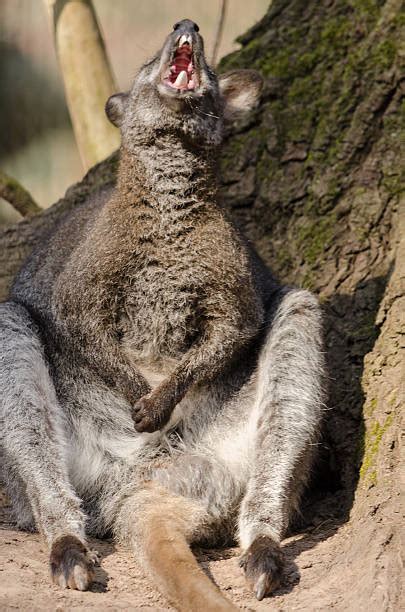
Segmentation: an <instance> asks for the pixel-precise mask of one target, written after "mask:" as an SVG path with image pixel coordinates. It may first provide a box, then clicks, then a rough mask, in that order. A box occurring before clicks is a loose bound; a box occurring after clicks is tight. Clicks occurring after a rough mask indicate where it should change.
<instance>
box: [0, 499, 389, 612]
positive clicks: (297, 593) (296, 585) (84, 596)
mask: <svg viewBox="0 0 405 612" xmlns="http://www.w3.org/2000/svg"><path fill="white" fill-rule="evenodd" d="M379 510H380V508H374V515H376V514H378V512H379ZM317 520H319V517H318V519H315V522H317ZM377 522H379V523H380V526H379V529H378V531H377V532H374V533H373V534H372V533H371V531H370V529H369V526H367V525H366V528H365V529H364V537H362V538H360V542H359V541H358V538H357V541H355V540H354V539H353V533H352V529H351V527H350V526H349V524H346V525H343V526H342V527H340V528H338V527H337V526H336V525H334V524H333V523H332V522H331V521H327V520H326V521H322V522H320V524H318V526H315V525H314V526H313V527H312V528H311V529H310V530H308V531H307V532H306V533H304V534H300V535H299V536H294V537H291V538H288V539H287V540H286V541H285V542H284V550H285V551H286V554H287V558H288V562H289V564H288V573H287V579H286V584H285V585H284V587H283V588H282V589H280V590H279V591H277V592H276V593H275V594H274V596H273V597H271V598H268V599H265V600H263V601H262V602H258V601H256V600H255V599H254V597H253V596H252V595H251V593H250V592H249V591H248V589H247V588H246V586H245V581H244V578H243V575H242V571H241V570H240V568H239V567H238V554H239V550H238V549H237V548H231V549H226V550H221V551H204V552H202V551H197V556H198V558H199V561H200V563H201V566H202V568H203V569H204V571H206V572H207V574H208V575H209V576H210V577H211V578H212V580H213V581H214V582H215V583H216V584H217V585H218V586H219V587H220V588H221V590H222V591H223V592H224V593H226V595H227V596H228V597H229V598H230V599H232V601H233V602H234V603H235V604H236V605H237V606H238V607H240V608H241V609H244V610H279V611H290V610H291V611H292V610H308V611H311V612H312V611H321V610H325V609H333V610H342V611H343V610H345V611H346V610H353V611H356V612H359V611H360V612H361V611H362V610H367V612H372V611H375V612H377V611H378V612H382V611H383V610H399V609H400V607H399V606H397V605H396V604H394V605H392V603H391V602H392V601H393V600H395V601H398V598H397V596H396V594H395V593H394V594H393V593H392V592H391V593H390V589H392V587H391V586H390V584H391V583H392V578H393V575H392V571H391V566H392V565H393V564H392V558H393V557H392V555H393V551H392V549H391V548H390V544H391V543H392V539H393V533H392V522H391V521H388V523H387V524H386V525H385V524H384V523H385V521H382V522H383V524H381V520H380V521H377ZM92 546H93V547H94V548H95V549H97V550H98V551H99V553H100V554H101V566H100V567H99V568H97V573H96V581H95V582H94V584H93V586H92V589H91V591H89V592H85V593H81V592H79V591H70V590H62V589H60V588H58V587H56V586H54V585H52V584H51V583H50V580H49V577H48V569H47V559H48V555H47V548H46V545H45V543H44V541H43V539H42V537H41V536H40V535H39V534H37V533H34V534H31V533H24V532H21V531H18V530H16V528H15V525H14V522H13V518H12V515H11V511H10V507H9V506H8V502H7V499H6V497H5V496H2V500H1V512H0V610H1V611H2V612H7V611H9V610H24V611H27V612H28V611H30V612H31V611H36V610H41V611H42V610H44V611H47V610H52V611H55V612H65V611H68V610H75V611H80V610H91V609H94V610H102V611H104V610H108V611H112V610H146V609H149V610H170V609H172V608H171V607H170V606H169V605H168V603H167V602H166V601H165V600H164V598H163V597H162V596H160V595H159V593H158V592H157V590H156V589H155V588H154V586H153V582H152V581H151V579H150V578H147V577H146V576H145V575H144V573H143V572H142V570H141V569H140V567H139V566H138V565H137V563H136V560H135V559H134V558H133V556H132V555H131V553H130V552H128V551H125V550H122V549H120V548H116V547H115V546H114V544H113V543H111V542H110V541H95V540H94V541H92ZM364 557H365V558H364ZM394 565H396V564H394ZM393 571H394V573H396V572H397V569H396V567H394V568H393Z"/></svg>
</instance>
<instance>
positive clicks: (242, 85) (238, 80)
mask: <svg viewBox="0 0 405 612" xmlns="http://www.w3.org/2000/svg"><path fill="white" fill-rule="evenodd" d="M218 82H219V89H220V91H221V93H222V95H223V97H224V99H225V119H229V120H232V119H237V118H238V117H240V116H241V115H243V114H244V113H246V112H248V111H250V110H251V109H252V108H254V107H255V106H256V104H257V103H258V101H259V97H260V93H261V91H262V87H263V79H262V77H261V76H260V74H259V73H258V72H256V70H231V71H230V72H226V73H225V74H221V75H220V76H219V78H218Z"/></svg>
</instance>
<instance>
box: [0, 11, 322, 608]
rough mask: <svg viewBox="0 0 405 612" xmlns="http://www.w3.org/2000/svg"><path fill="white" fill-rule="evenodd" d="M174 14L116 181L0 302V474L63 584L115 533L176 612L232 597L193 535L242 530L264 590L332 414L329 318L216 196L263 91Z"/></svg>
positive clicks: (81, 573) (123, 118)
mask: <svg viewBox="0 0 405 612" xmlns="http://www.w3.org/2000/svg"><path fill="white" fill-rule="evenodd" d="M260 90H261V78H260V77H259V75H258V74H257V73H256V72H254V71H250V70H235V71H232V72H229V73H227V74H224V75H221V76H216V75H215V74H214V72H213V71H212V69H211V68H210V67H209V66H208V65H207V63H206V60H205V56H204V49H203V40H202V38H201V36H200V34H199V33H198V26H197V25H196V24H195V23H193V22H192V21H190V20H187V19H185V20H183V21H180V22H179V23H177V24H176V25H175V26H174V29H173V32H172V33H171V34H170V35H169V36H168V37H167V39H166V41H165V43H164V46H163V48H162V50H161V51H160V52H159V53H157V54H156V56H155V57H154V58H153V59H152V60H151V61H149V62H147V63H146V64H145V65H144V66H143V67H142V68H141V70H140V72H139V74H138V75H137V77H136V79H135V82H134V85H133V87H132V90H131V91H130V92H129V93H127V94H118V95H115V96H112V97H111V98H110V99H109V100H108V102H107V105H106V112H107V115H108V117H109V118H110V120H111V121H112V122H113V123H114V124H115V125H117V126H119V128H120V130H121V136H122V144H121V153H120V165H119V174H118V181H117V186H116V188H114V189H108V190H107V189H104V190H101V191H99V192H98V193H97V194H96V195H94V196H92V197H90V198H88V199H86V200H85V201H84V202H82V203H80V204H78V205H77V206H76V208H75V209H74V210H73V211H70V212H66V213H64V214H62V215H61V216H60V217H59V218H58V220H57V221H56V222H55V223H54V225H53V226H52V227H48V228H47V229H46V230H45V231H44V234H43V236H42V237H41V240H40V241H39V242H40V246H39V247H37V248H36V249H35V250H34V252H33V254H32V255H31V256H30V257H29V259H28V260H27V261H26V262H25V264H24V266H23V268H22V270H21V272H20V273H19V275H18V276H17V277H16V279H15V282H14V285H13V287H12V289H11V294H10V300H9V301H8V302H6V303H4V304H2V305H0V341H1V361H0V384H1V389H2V397H1V412H0V414H1V423H0V425H1V427H0V439H1V453H2V457H1V470H2V476H3V478H4V481H5V483H6V486H7V489H8V492H9V494H10V497H11V499H12V503H13V507H14V511H15V514H16V517H17V520H18V523H19V525H20V526H21V528H30V529H31V528H34V527H36V528H38V529H39V530H40V531H41V532H42V533H43V534H44V535H45V537H46V539H47V541H48V543H49V546H50V567H51V574H52V578H53V580H54V582H55V583H57V584H59V585H60V586H62V587H67V586H68V587H70V588H76V589H81V590H84V589H87V588H89V587H90V585H91V581H92V577H93V562H94V555H93V554H92V553H91V551H90V550H89V548H88V545H87V543H86V535H85V532H86V533H90V534H94V535H98V536H102V535H103V534H106V533H108V532H111V531H112V532H113V533H114V534H115V537H116V538H117V539H118V540H119V541H122V542H124V543H126V544H127V545H130V546H131V547H132V548H133V549H134V551H135V553H136V555H137V557H138V558H139V560H140V561H141V562H142V563H143V564H144V566H145V568H147V570H149V571H150V573H151V576H152V577H153V578H154V579H155V581H156V585H157V587H158V588H159V589H161V591H162V592H163V593H164V594H165V595H166V596H167V597H168V599H169V600H170V601H171V602H172V603H173V604H174V605H175V606H176V607H177V608H179V609H182V610H200V609H203V608H204V609H205V610H231V609H235V608H234V606H233V605H232V604H231V603H230V602H229V601H228V600H227V599H226V598H225V597H224V596H223V595H222V594H221V593H220V591H219V590H218V589H217V587H216V586H215V585H214V584H213V583H212V582H211V581H210V580H209V578H208V577H207V576H206V575H205V574H204V573H203V572H202V571H201V570H200V569H199V567H198V564H197V562H196V560H195V559H194V556H193V554H192V552H191V550H190V544H192V543H200V544H210V545H215V543H218V542H225V541H231V540H232V539H233V538H235V537H236V539H237V540H238V541H239V543H240V545H241V547H242V550H243V555H242V557H241V566H242V567H243V569H244V571H245V574H246V578H247V580H248V583H249V584H250V585H251V588H252V589H253V590H254V592H255V594H256V596H257V598H258V599H259V600H260V599H262V598H263V597H264V596H265V595H268V594H269V593H271V592H272V591H273V590H274V589H276V588H277V587H278V586H279V584H280V582H281V580H282V574H283V568H284V558H283V552H282V549H281V547H280V541H281V539H282V538H283V535H284V534H285V531H286V528H287V526H288V523H289V520H290V517H291V514H292V512H293V511H295V510H297V506H298V502H299V499H300V495H301V493H302V490H303V488H304V486H305V484H306V482H307V479H308V475H309V471H310V466H311V460H312V456H313V449H314V447H315V445H316V441H317V437H318V433H319V425H320V421H321V414H322V374H323V367H324V364H323V355H322V339H321V314H320V308H319V305H318V303H317V300H316V299H315V297H314V296H313V295H311V294H310V293H309V292H307V291H304V290H299V289H293V288H288V287H282V286H280V285H279V284H278V283H277V282H276V280H275V279H274V278H273V276H272V274H271V273H270V272H269V271H268V270H267V268H266V267H265V266H264V264H263V263H262V262H261V260H260V258H259V257H258V256H257V255H256V254H255V252H254V250H253V249H252V248H251V247H250V245H249V244H248V242H247V240H245V239H244V237H243V236H242V235H241V234H240V233H239V232H238V231H237V230H236V229H235V227H234V226H233V225H232V223H231V222H230V220H229V219H228V218H227V216H226V214H225V212H224V211H223V210H222V209H221V207H220V205H219V204H218V196H217V187H216V185H217V182H216V176H215V160H216V156H217V153H218V148H219V145H220V143H221V140H222V138H223V133H224V125H225V123H226V122H227V121H230V120H232V118H234V117H237V116H239V115H241V114H242V113H244V112H247V111H249V110H250V109H251V108H252V107H253V106H254V105H255V104H256V102H257V100H258V97H259V95H260Z"/></svg>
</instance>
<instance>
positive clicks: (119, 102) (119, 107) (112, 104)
mask: <svg viewBox="0 0 405 612" xmlns="http://www.w3.org/2000/svg"><path fill="white" fill-rule="evenodd" d="M127 100H128V94H127V93H118V94H114V95H113V96H110V97H109V98H108V100H107V102H106V105H105V114H106V115H107V117H108V118H109V120H110V121H111V123H112V124H113V125H115V126H116V127H120V125H121V123H122V118H123V116H124V111H125V107H126V104H127Z"/></svg>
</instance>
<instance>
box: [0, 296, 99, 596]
mask: <svg viewBox="0 0 405 612" xmlns="http://www.w3.org/2000/svg"><path fill="white" fill-rule="evenodd" d="M0 344H1V346H2V353H1V363H0V386H1V388H2V397H1V402H0V442H1V446H2V459H3V472H4V476H5V478H6V479H8V480H9V490H10V493H11V497H12V498H13V500H14V502H17V503H15V504H14V510H15V512H16V513H17V520H18V521H20V522H21V521H22V522H24V521H26V519H27V516H28V517H29V514H30V511H31V512H32V515H33V517H34V520H35V525H36V527H37V528H38V529H39V531H41V532H42V533H43V534H44V536H45V537H46V539H47V541H48V544H49V546H50V550H51V554H50V568H51V574H52V578H53V581H54V582H56V583H57V584H59V585H61V586H63V587H66V586H69V587H70V588H77V589H80V590H84V589H86V588H87V587H88V586H89V584H90V582H91V579H92V566H93V563H92V560H91V554H90V552H89V550H88V548H87V546H86V543H85V536H84V527H85V517H84V514H83V512H82V511H81V509H80V500H79V499H78V497H77V496H76V494H75V493H74V491H73V489H72V487H71V485H70V483H69V479H68V474H67V469H66V465H65V459H64V454H65V445H66V441H65V433H64V432H65V424H64V422H63V420H62V416H61V408H60V406H59V405H58V402H57V399H56V395H55V390H54V387H53V384H52V381H51V379H50V376H49V373H48V370H47V367H46V363H45V359H44V355H43V351H42V347H41V344H40V341H39V339H38V336H37V335H36V330H35V327H34V326H33V324H32V322H31V319H30V317H29V316H28V314H27V313H26V312H25V310H24V309H23V308H22V307H20V306H17V305H14V304H3V305H1V307H0ZM13 474H17V475H18V481H16V482H11V483H10V478H11V477H12V476H13ZM6 485H7V480H6ZM16 485H18V486H17V487H16Z"/></svg>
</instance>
